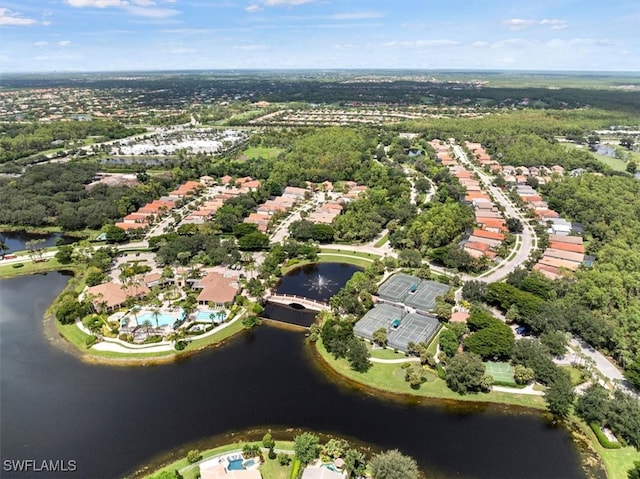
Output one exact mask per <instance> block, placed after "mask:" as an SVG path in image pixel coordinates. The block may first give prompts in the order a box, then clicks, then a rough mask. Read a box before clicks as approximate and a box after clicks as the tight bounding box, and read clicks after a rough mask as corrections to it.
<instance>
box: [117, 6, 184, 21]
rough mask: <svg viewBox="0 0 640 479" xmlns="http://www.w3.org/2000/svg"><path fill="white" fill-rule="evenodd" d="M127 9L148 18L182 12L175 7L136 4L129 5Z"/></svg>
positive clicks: (171, 15) (167, 16)
mask: <svg viewBox="0 0 640 479" xmlns="http://www.w3.org/2000/svg"><path fill="white" fill-rule="evenodd" d="M126 10H127V11H128V12H129V13H132V14H133V15H137V16H140V17H147V18H169V17H173V16H175V15H178V14H179V13H180V12H179V11H178V10H175V9H173V8H146V7H138V6H134V5H130V6H127V7H126Z"/></svg>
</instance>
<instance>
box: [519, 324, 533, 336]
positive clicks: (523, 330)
mask: <svg viewBox="0 0 640 479" xmlns="http://www.w3.org/2000/svg"><path fill="white" fill-rule="evenodd" d="M516 333H518V334H519V335H520V336H531V330H530V329H529V328H528V327H527V326H518V327H517V328H516Z"/></svg>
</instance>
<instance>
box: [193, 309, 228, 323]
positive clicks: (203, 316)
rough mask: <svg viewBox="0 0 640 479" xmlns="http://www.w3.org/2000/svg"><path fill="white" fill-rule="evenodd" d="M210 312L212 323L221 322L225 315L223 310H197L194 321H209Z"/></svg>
mask: <svg viewBox="0 0 640 479" xmlns="http://www.w3.org/2000/svg"><path fill="white" fill-rule="evenodd" d="M212 314H213V322H214V323H221V322H223V321H224V319H225V318H226V317H227V313H226V312H224V311H198V312H197V313H196V321H211V315H212Z"/></svg>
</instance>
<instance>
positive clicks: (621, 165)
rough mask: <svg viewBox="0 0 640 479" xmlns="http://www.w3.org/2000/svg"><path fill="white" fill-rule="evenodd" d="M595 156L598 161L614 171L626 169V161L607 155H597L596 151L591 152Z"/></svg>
mask: <svg viewBox="0 0 640 479" xmlns="http://www.w3.org/2000/svg"><path fill="white" fill-rule="evenodd" d="M591 154H592V155H593V156H594V157H595V158H597V159H598V161H599V162H600V163H604V164H605V165H607V166H608V167H609V168H611V169H612V170H615V171H627V162H626V161H624V160H621V159H619V158H611V157H610V156H607V155H598V154H596V153H591Z"/></svg>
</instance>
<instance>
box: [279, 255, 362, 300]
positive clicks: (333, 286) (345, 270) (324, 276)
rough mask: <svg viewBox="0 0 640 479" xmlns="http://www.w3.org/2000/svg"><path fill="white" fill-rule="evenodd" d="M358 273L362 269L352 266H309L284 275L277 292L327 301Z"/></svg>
mask: <svg viewBox="0 0 640 479" xmlns="http://www.w3.org/2000/svg"><path fill="white" fill-rule="evenodd" d="M357 271H362V268H360V267H359V266H354V265H352V264H345V263H314V264H308V265H305V266H302V267H300V268H298V269H294V270H293V271H290V272H289V273H287V274H286V275H284V276H283V277H282V280H281V281H280V284H279V285H278V288H277V290H276V291H277V292H278V293H280V294H295V295H297V296H304V297H306V298H311V299H317V300H321V301H325V300H328V299H329V298H330V297H331V296H333V295H334V294H336V293H337V292H338V291H339V290H340V288H342V286H344V284H345V283H346V282H347V281H348V280H349V279H350V278H351V276H353V273H355V272H357Z"/></svg>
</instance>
